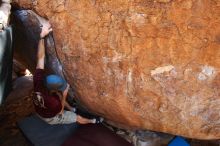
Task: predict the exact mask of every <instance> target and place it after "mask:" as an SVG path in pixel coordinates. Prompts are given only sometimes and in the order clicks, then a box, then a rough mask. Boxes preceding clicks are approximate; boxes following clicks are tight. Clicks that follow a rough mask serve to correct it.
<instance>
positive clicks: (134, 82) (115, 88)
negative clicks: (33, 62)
mask: <svg viewBox="0 0 220 146" xmlns="http://www.w3.org/2000/svg"><path fill="white" fill-rule="evenodd" d="M14 3H17V4H18V5H19V6H20V7H24V8H31V9H34V10H35V11H36V12H37V13H38V14H39V15H41V16H44V17H46V18H47V19H49V20H50V22H51V24H52V26H53V30H54V32H53V34H54V39H55V44H56V49H57V52H58V53H57V54H58V57H59V59H60V60H61V62H62V64H63V68H64V72H65V74H66V77H67V80H68V82H69V83H70V84H71V85H72V87H74V88H75V90H76V91H77V93H78V98H79V100H80V101H81V103H82V104H83V105H84V106H86V107H87V108H88V109H90V110H91V111H93V112H95V113H97V114H99V115H101V116H104V117H105V118H106V119H107V120H109V122H111V123H112V124H115V125H118V126H121V127H124V128H135V129H149V130H154V131H160V132H166V133H171V134H177V135H182V136H186V137H191V138H198V139H219V138H220V112H219V111H220V17H219V16H220V1H219V0H196V1H194V0H175V1H172V0H132V1H130V0H117V1H111V0H98V1H96V0H80V1H73V0H53V1H50V0H38V1H33V0H14Z"/></svg>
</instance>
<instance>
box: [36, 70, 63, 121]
mask: <svg viewBox="0 0 220 146" xmlns="http://www.w3.org/2000/svg"><path fill="white" fill-rule="evenodd" d="M44 78H45V73H44V70H43V69H36V71H35V74H34V77H33V80H34V95H33V98H32V99H33V103H34V106H35V110H36V112H37V113H38V114H39V115H40V116H41V117H44V118H52V117H54V116H55V115H57V114H58V113H59V112H60V111H61V109H62V104H61V100H60V98H59V97H58V96H57V95H50V94H49V91H48V90H47V88H46V87H45V85H44Z"/></svg>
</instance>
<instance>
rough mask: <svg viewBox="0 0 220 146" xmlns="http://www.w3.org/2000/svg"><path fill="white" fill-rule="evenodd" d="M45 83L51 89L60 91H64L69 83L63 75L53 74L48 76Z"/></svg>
mask: <svg viewBox="0 0 220 146" xmlns="http://www.w3.org/2000/svg"><path fill="white" fill-rule="evenodd" d="M45 85H46V87H47V89H48V90H50V91H60V92H63V91H64V90H65V89H66V87H67V83H66V81H65V80H64V79H63V78H62V77H60V76H58V75H53V74H52V75H48V76H47V77H46V79H45Z"/></svg>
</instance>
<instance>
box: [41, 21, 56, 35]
mask: <svg viewBox="0 0 220 146" xmlns="http://www.w3.org/2000/svg"><path fill="white" fill-rule="evenodd" d="M51 31H53V30H52V27H51V25H50V23H49V21H43V22H42V24H41V33H40V37H41V38H44V37H45V36H47V35H48V34H49V33H50V32H51Z"/></svg>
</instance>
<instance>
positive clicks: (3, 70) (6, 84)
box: [0, 26, 13, 105]
mask: <svg viewBox="0 0 220 146" xmlns="http://www.w3.org/2000/svg"><path fill="white" fill-rule="evenodd" d="M12 56H13V51H12V27H11V26H10V27H7V28H5V29H4V30H1V31H0V105H1V104H2V102H3V100H4V99H5V98H6V97H7V95H8V94H9V92H10V90H11V80H12V62H13V57H12Z"/></svg>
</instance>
